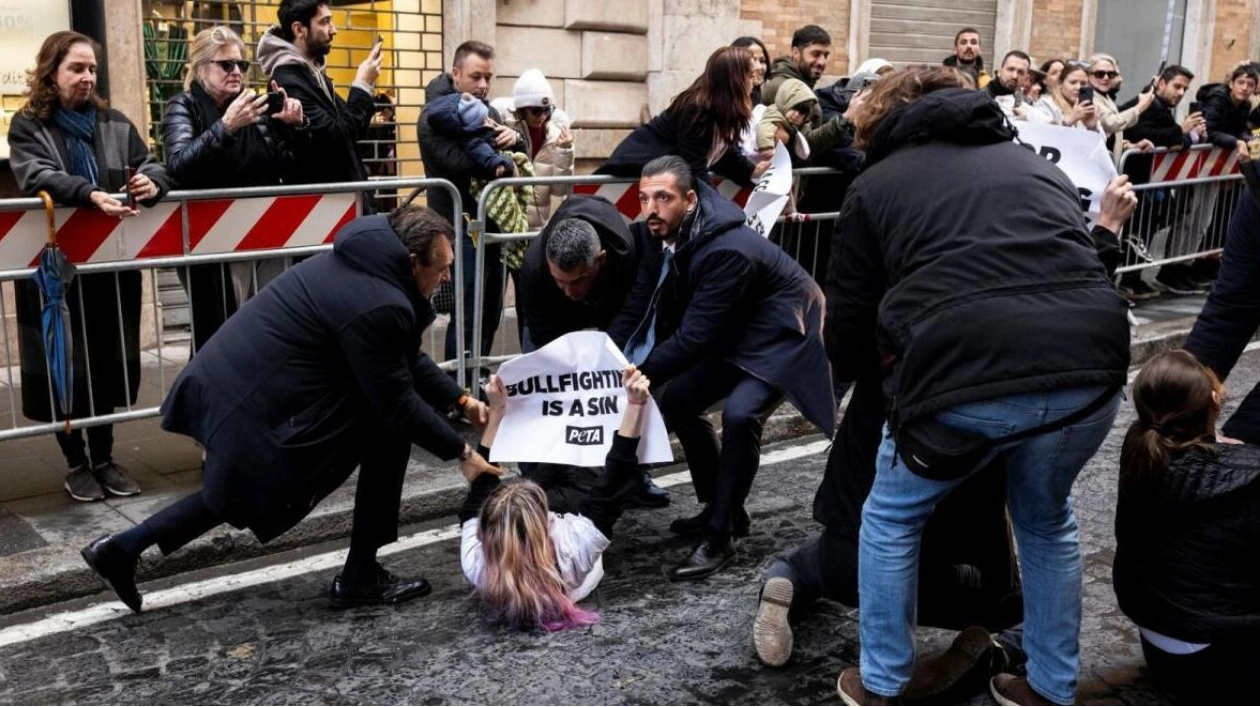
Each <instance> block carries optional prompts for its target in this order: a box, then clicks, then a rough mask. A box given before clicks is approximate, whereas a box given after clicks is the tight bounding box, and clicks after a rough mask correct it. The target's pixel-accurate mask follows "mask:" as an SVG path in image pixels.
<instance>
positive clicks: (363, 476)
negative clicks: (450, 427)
mask: <svg viewBox="0 0 1260 707" xmlns="http://www.w3.org/2000/svg"><path fill="white" fill-rule="evenodd" d="M374 442H375V443H369V444H365V445H364V449H363V456H362V458H361V459H360V462H359V479H358V481H357V483H356V486H355V492H354V516H353V517H354V521H353V526H352V527H351V530H350V545H351V546H352V547H356V548H379V547H381V546H382V545H388V544H389V543H392V542H394V541H395V540H397V539H398V514H399V508H398V507H399V503H400V502H401V501H402V488H403V479H404V477H405V476H406V472H407V461H408V459H410V457H411V443H410V441H408V440H406V439H399V438H397V437H393V436H392V435H389V434H387V433H382V434H380V435H379V436H378V437H377V438H376V439H375V440H374ZM223 522H224V519H223V517H222V516H220V515H219V514H218V513H216V512H215V511H214V510H213V509H211V508H210V506H209V505H208V504H207V503H206V500H205V496H204V494H203V492H201V491H198V492H196V493H194V494H192V495H190V496H186V497H184V498H183V499H181V500H179V501H176V502H175V503H173V504H171V505H170V506H167V507H166V508H164V509H162V510H160V511H158V512H157V513H155V514H154V515H153V516H151V517H150V518H149V519H147V520H145V521H144V524H145V525H146V526H148V528H149V530H150V531H151V532H152V533H153V537H154V539H155V540H156V541H157V545H158V547H159V548H160V549H161V550H162V553H163V554H166V555H169V554H171V553H172V552H175V551H176V550H178V549H179V548H181V547H183V546H185V545H187V544H188V543H190V542H192V541H193V540H195V539H197V538H198V537H201V536H202V535H204V534H205V533H207V532H209V531H210V530H212V529H213V528H214V527H215V526H217V525H219V524H220V523H223Z"/></svg>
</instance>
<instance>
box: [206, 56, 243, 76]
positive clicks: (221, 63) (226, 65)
mask: <svg viewBox="0 0 1260 707" xmlns="http://www.w3.org/2000/svg"><path fill="white" fill-rule="evenodd" d="M210 63H211V64H217V65H218V67H219V68H220V69H223V73H225V74H230V73H232V69H240V70H241V73H242V74H243V73H245V72H246V71H249V62H248V61H245V60H244V59H215V60H213V61H211V62H210Z"/></svg>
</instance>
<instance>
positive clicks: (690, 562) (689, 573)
mask: <svg viewBox="0 0 1260 707" xmlns="http://www.w3.org/2000/svg"><path fill="white" fill-rule="evenodd" d="M735 554H736V552H735V541H734V540H733V539H732V538H731V536H730V535H729V534H727V533H717V532H710V533H708V536H707V537H706V538H705V539H704V541H703V542H701V543H700V544H699V545H697V546H696V549H695V550H693V551H692V552H691V556H690V557H688V558H687V559H686V561H684V562H683V563H682V564H680V565H678V566H677V567H675V568H674V570H673V571H672V572H670V573H669V578H670V579H671V580H672V581H675V582H688V581H691V580H693V579H704V578H705V577H708V576H709V575H711V574H714V573H715V572H717V571H719V570H721V569H722V568H723V567H725V566H727V565H729V564H730V563H731V561H732V560H734V559H735Z"/></svg>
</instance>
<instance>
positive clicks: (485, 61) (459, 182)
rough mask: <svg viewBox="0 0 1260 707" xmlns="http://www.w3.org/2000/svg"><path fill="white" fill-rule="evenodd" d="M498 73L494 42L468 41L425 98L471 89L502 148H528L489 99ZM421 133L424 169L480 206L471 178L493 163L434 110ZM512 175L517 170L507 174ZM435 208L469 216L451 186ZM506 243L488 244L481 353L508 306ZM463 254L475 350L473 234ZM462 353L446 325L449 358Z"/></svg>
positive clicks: (432, 202) (485, 173)
mask: <svg viewBox="0 0 1260 707" xmlns="http://www.w3.org/2000/svg"><path fill="white" fill-rule="evenodd" d="M493 78H494V48H493V47H491V46H490V45H488V44H486V43H485V42H477V41H468V42H464V43H463V44H461V45H459V46H458V47H456V49H455V56H454V58H453V60H452V61H451V70H450V72H449V73H444V74H440V75H439V76H437V77H436V78H434V79H433V80H432V81H430V82H429V85H428V86H425V88H424V100H425V102H426V103H429V102H432V101H433V100H435V99H437V98H441V97H442V96H447V95H450V94H452V93H467V94H471V95H472V96H473V97H474V98H476V99H477V100H479V101H481V102H482V103H486V107H487V108H488V110H489V118H490V120H492V121H494V123H495V134H494V146H495V149H497V150H499V151H503V150H508V151H510V152H523V151H525V139H524V138H523V137H522V136H521V134H520V133H518V132H516V131H515V130H512V129H511V128H509V127H507V126H506V125H504V124H503V117H502V116H500V115H499V111H497V110H496V109H495V108H494V106H491V105H489V103H487V102H486V101H487V95H488V94H489V91H490V80H491V79H493ZM416 135H417V136H418V138H419V140H420V158H421V159H422V160H423V161H424V172H425V174H426V175H428V176H429V177H432V178H434V179H448V180H450V181H451V183H452V184H454V185H455V188H456V189H459V196H460V200H461V201H462V202H463V208H464V211H465V212H467V213H470V214H471V213H473V212H475V211H476V210H477V200H476V199H474V198H473V195H472V191H471V183H472V179H473V178H474V177H476V178H479V179H485V180H491V179H494V178H495V177H496V176H499V175H497V174H495V172H494V171H493V169H490V170H487V169H486V165H483V164H482V163H480V162H478V161H477V160H475V159H473V158H472V156H471V155H469V154H468V153H467V152H466V151H465V150H464V141H463V140H462V139H460V138H459V137H452V136H448V135H442V134H439V133H438V131H437V130H435V129H434V127H433V125H432V123H431V122H430V116H429V113H428V111H425V112H424V113H421V114H420V120H419V121H417V123H416ZM503 176H509V177H510V176H512V175H510V174H509V175H503ZM427 196H428V199H429V208H431V209H433V210H434V211H436V212H437V213H438V215H440V216H441V217H443V218H445V219H446V220H448V221H451V222H452V223H453V222H455V221H456V220H457V219H461V218H463V215H462V214H457V213H455V204H454V203H453V202H452V200H451V195H450V194H449V193H448V192H447V191H446V190H445V189H433V190H430V191H429V192H428V193H427ZM486 230H487V231H490V232H495V231H499V230H501V229H500V228H499V225H498V224H497V223H495V222H494V221H493V220H490V221H488V222H487V223H486ZM501 248H502V247H501V246H499V245H497V244H493V245H492V244H487V245H486V262H487V263H491V264H493V265H492V266H491V267H487V268H486V269H485V274H484V280H483V282H482V284H483V285H484V287H483V288H482V317H481V353H482V355H483V356H484V355H486V354H488V353H490V346H491V345H492V344H493V343H494V334H495V332H496V331H497V330H498V328H499V316H500V315H501V314H502V312H503V268H500V267H498V263H499V259H500V251H501ZM460 258H461V260H462V263H463V269H464V282H463V298H464V342H463V343H464V346H463V351H466V352H471V351H472V341H473V314H474V312H473V310H474V307H473V298H474V296H475V292H476V278H475V275H474V274H475V273H476V260H477V247H476V245H474V244H473V242H472V238H470V237H469V236H468V234H467V233H465V234H464V242H463V243H462V244H461V246H460ZM455 357H456V346H455V326H454V324H452V325H450V326H448V327H447V328H446V360H448V361H450V360H454V359H455Z"/></svg>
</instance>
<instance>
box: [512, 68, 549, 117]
mask: <svg viewBox="0 0 1260 707" xmlns="http://www.w3.org/2000/svg"><path fill="white" fill-rule="evenodd" d="M512 98H513V100H514V101H515V103H516V107H517V109H520V108H526V107H529V106H533V107H541V108H550V107H551V106H553V105H555V103H556V97H555V95H554V94H553V93H552V92H551V84H550V83H547V77H546V76H543V72H541V71H539V70H538V69H526V70H525V72H524V73H522V74H521V77H520V78H519V79H517V80H516V85H515V86H514V87H513V88H512Z"/></svg>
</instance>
